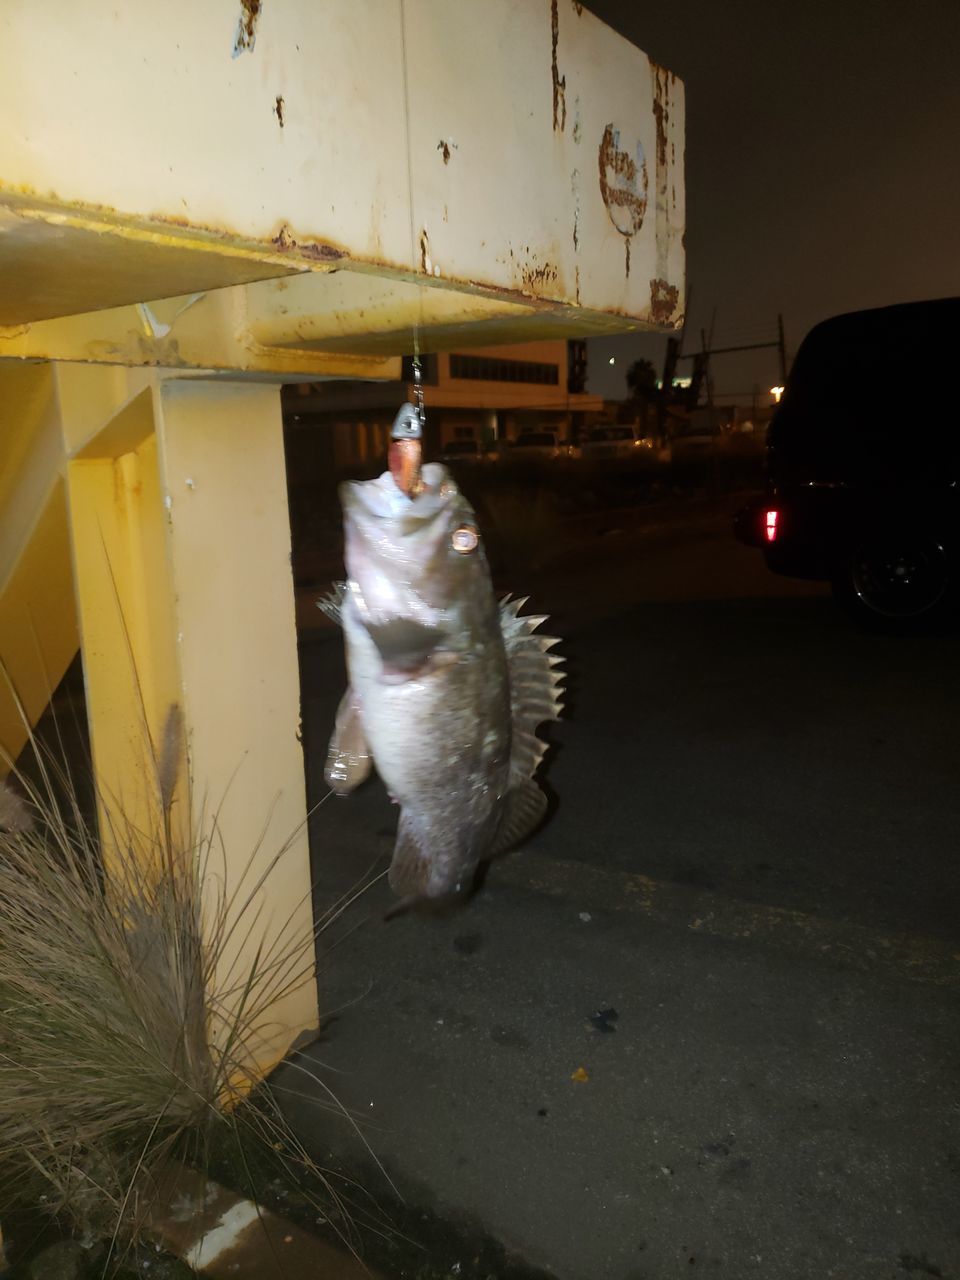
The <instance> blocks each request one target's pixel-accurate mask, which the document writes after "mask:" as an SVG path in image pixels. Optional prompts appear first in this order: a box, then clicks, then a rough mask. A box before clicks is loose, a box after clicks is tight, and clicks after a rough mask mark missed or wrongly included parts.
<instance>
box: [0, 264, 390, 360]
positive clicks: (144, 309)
mask: <svg viewBox="0 0 960 1280" xmlns="http://www.w3.org/2000/svg"><path fill="white" fill-rule="evenodd" d="M309 280H310V281H311V282H314V284H313V295H312V296H313V297H314V299H315V300H316V304H317V305H321V304H322V289H323V284H324V278H323V276H322V275H319V274H318V275H315V276H311V277H310V278H309ZM261 287H262V286H258V285H238V286H236V287H235V288H228V289H217V290H214V291H212V292H209V293H193V294H187V295H185V296H183V297H175V298H166V299H161V300H160V301H152V302H143V303H137V304H136V305H134V306H125V307H114V308H110V309H107V310H102V311H94V312H89V313H84V314H82V315H71V316H64V317H61V318H59V319H51V320H39V321H36V322H33V323H28V324H20V325H14V326H8V327H2V326H0V362H2V361H4V360H53V361H60V362H80V363H89V364H104V365H112V366H115V367H118V368H120V367H123V368H142V369H151V368H157V369H169V370H172V371H176V372H177V373H178V374H181V375H183V374H190V373H196V374H199V375H209V374H217V373H230V374H234V375H236V374H247V375H251V376H255V377H257V378H268V379H271V380H279V381H283V380H287V381H289V380H304V379H310V378H389V379H396V378H399V376H400V358H399V356H398V355H397V354H396V352H397V351H398V350H399V349H400V348H399V346H398V345H397V344H396V343H394V344H393V345H392V347H391V349H390V350H388V351H382V350H381V351H377V352H374V353H373V354H364V353H363V352H362V350H361V351H352V352H351V351H348V352H338V353H336V354H331V353H328V352H325V351H322V350H320V349H318V348H317V347H315V346H313V347H311V346H310V345H309V344H304V343H298V342H297V341H296V339H295V338H294V341H293V342H290V341H289V333H290V330H289V327H287V328H286V329H285V336H286V337H287V341H286V342H285V343H284V344H283V345H280V344H275V345H271V344H269V342H268V341H264V340H263V338H262V336H261V335H258V334H256V333H254V332H253V331H252V330H251V328H250V323H249V320H248V311H249V310H250V306H251V304H250V303H249V302H248V292H249V290H251V289H258V288H261ZM267 297H268V301H269V304H271V305H273V306H274V307H275V308H277V311H278V317H277V321H276V323H280V321H279V315H281V314H282V313H283V312H284V310H285V301H284V298H283V296H282V295H277V294H275V293H271V294H269V295H267ZM334 301H335V300H334ZM266 305H267V303H265V302H258V303H257V304H256V315H257V316H258V318H259V319H260V321H261V324H262V321H263V316H264V311H265V306H266ZM357 345H358V346H362V344H357Z"/></svg>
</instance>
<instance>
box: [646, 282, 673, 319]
mask: <svg viewBox="0 0 960 1280" xmlns="http://www.w3.org/2000/svg"><path fill="white" fill-rule="evenodd" d="M679 301H680V290H679V289H678V288H677V286H676V285H675V284H668V283H667V281H666V280H651V281H650V314H651V316H652V317H653V319H654V321H655V322H656V323H657V324H669V322H670V321H671V320H672V319H673V313H674V312H675V311H676V309H677V303H678V302H679Z"/></svg>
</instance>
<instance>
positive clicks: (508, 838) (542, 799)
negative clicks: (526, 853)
mask: <svg viewBox="0 0 960 1280" xmlns="http://www.w3.org/2000/svg"><path fill="white" fill-rule="evenodd" d="M546 812H547V797H546V796H545V795H544V794H543V792H542V791H541V790H540V788H539V787H538V786H537V784H536V783H535V782H534V781H533V780H532V779H528V780H527V781H526V782H521V783H520V785H519V786H516V787H511V788H510V790H509V791H508V792H507V794H506V796H505V797H504V808H503V814H502V816H501V818H500V826H499V827H498V829H497V838H496V840H494V842H493V847H492V849H491V850H490V854H489V856H490V857H491V858H496V857H497V856H498V855H499V854H501V853H506V852H507V850H508V849H513V848H515V846H516V845H518V844H520V843H521V842H522V841H524V840H526V838H527V836H529V835H531V834H532V833H533V832H534V831H536V829H537V827H539V825H540V823H541V822H542V821H543V815H544V814H545V813H546Z"/></svg>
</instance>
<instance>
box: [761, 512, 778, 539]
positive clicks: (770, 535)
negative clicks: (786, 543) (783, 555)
mask: <svg viewBox="0 0 960 1280" xmlns="http://www.w3.org/2000/svg"><path fill="white" fill-rule="evenodd" d="M779 517H780V512H779V511H767V512H765V513H764V525H763V529H764V533H765V534H766V538H767V541H768V542H775V541H776V538H777V520H778V519H779Z"/></svg>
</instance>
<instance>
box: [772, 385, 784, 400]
mask: <svg viewBox="0 0 960 1280" xmlns="http://www.w3.org/2000/svg"><path fill="white" fill-rule="evenodd" d="M770 394H771V395H772V396H773V398H774V400H776V402H777V404H779V403H780V397H781V396H782V395H783V387H771V388H770Z"/></svg>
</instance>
